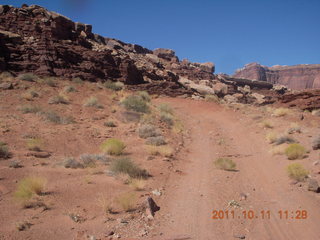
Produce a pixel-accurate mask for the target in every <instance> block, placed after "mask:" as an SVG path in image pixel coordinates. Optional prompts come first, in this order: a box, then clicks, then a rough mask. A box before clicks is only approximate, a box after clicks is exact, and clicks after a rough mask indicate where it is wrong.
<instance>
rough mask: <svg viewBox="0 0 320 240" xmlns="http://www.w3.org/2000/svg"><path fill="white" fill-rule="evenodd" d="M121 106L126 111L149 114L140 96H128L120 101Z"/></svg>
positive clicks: (147, 107) (146, 105) (148, 109)
mask: <svg viewBox="0 0 320 240" xmlns="http://www.w3.org/2000/svg"><path fill="white" fill-rule="evenodd" d="M122 104H123V105H124V107H125V108H126V109H127V110H132V111H135V112H141V113H148V112H150V108H149V106H148V104H147V103H146V101H144V100H143V99H142V98H141V97H140V96H135V95H131V96H128V97H126V98H125V99H124V100H123V101H122Z"/></svg>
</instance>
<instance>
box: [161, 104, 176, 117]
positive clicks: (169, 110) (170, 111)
mask: <svg viewBox="0 0 320 240" xmlns="http://www.w3.org/2000/svg"><path fill="white" fill-rule="evenodd" d="M158 109H159V111H160V112H162V113H168V114H173V109H172V107H171V106H170V105H169V104H167V103H162V104H160V105H159V106H158Z"/></svg>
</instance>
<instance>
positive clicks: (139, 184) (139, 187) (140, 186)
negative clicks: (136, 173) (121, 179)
mask: <svg viewBox="0 0 320 240" xmlns="http://www.w3.org/2000/svg"><path fill="white" fill-rule="evenodd" d="M146 184H147V183H146V180H144V179H142V178H133V179H131V180H130V183H129V185H130V186H131V187H132V188H133V189H134V190H136V191H143V190H144V188H145V187H146Z"/></svg>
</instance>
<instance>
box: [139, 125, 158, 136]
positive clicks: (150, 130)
mask: <svg viewBox="0 0 320 240" xmlns="http://www.w3.org/2000/svg"><path fill="white" fill-rule="evenodd" d="M138 134H139V137H141V138H148V137H157V136H161V132H160V130H159V129H157V128H156V127H155V126H153V125H151V124H143V125H141V126H140V127H139V128H138Z"/></svg>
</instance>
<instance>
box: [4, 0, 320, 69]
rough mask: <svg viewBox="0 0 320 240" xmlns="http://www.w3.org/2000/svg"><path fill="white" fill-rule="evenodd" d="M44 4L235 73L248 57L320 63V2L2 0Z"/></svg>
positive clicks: (108, 31) (111, 33) (98, 28)
mask: <svg viewBox="0 0 320 240" xmlns="http://www.w3.org/2000/svg"><path fill="white" fill-rule="evenodd" d="M22 3H27V4H29V5H31V4H38V5H41V6H44V7H46V8H48V9H49V10H53V11H56V12H59V13H61V14H63V15H65V16H67V17H69V18H71V19H72V20H74V21H79V22H83V23H88V24H92V25H93V32H95V33H98V34H100V35H103V36H106V37H112V38H117V39H120V40H122V41H124V42H129V43H136V44H139V45H142V46H144V47H147V48H150V49H154V48H159V47H162V48H171V49H173V50H175V51H176V54H177V56H178V57H179V58H180V59H183V58H188V59H189V60H191V61H194V62H207V61H211V62H214V63H215V64H216V72H217V73H219V72H224V73H228V74H231V73H233V72H234V70H235V69H237V68H240V67H242V66H243V65H244V64H246V63H249V62H259V63H261V64H263V65H267V66H272V65H276V64H281V65H294V64H302V63H303V64H314V63H320V27H319V24H320V0H197V1H196V0H193V1H191V0H135V1H133V0H64V1H63V0H55V1H43V0H42V1H41V0H33V1H29V0H24V1H18V0H2V1H1V4H12V5H14V6H21V4H22Z"/></svg>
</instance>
